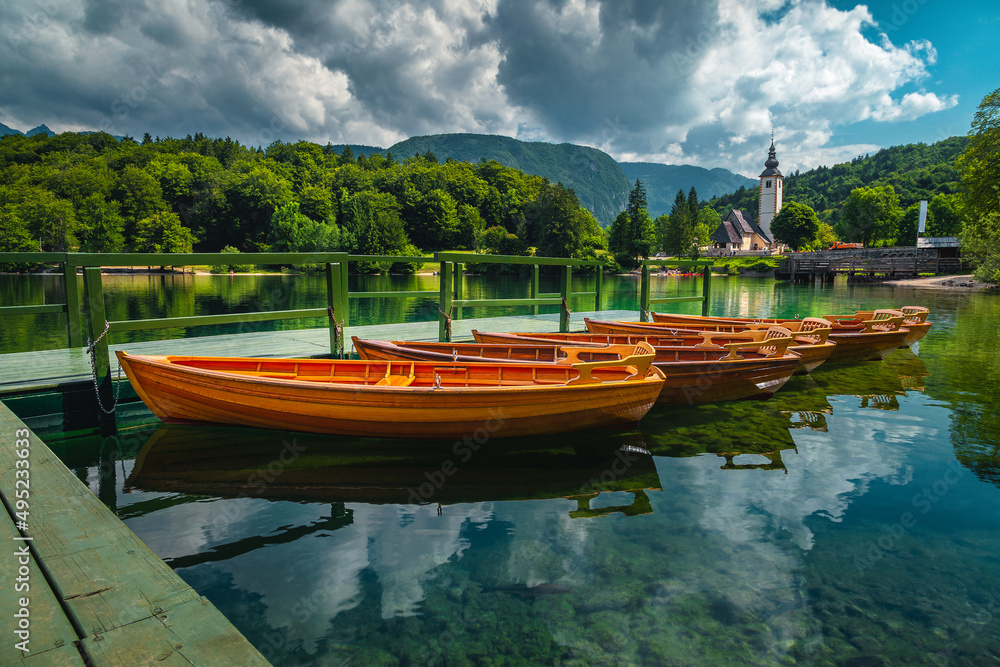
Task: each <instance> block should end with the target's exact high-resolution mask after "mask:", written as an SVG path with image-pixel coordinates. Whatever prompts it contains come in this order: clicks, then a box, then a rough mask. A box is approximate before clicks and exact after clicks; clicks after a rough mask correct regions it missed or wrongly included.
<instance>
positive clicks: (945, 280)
mask: <svg viewBox="0 0 1000 667" xmlns="http://www.w3.org/2000/svg"><path fill="white" fill-rule="evenodd" d="M882 284H883V285H892V286H893V287H915V288H919V289H937V290H951V291H964V290H988V289H993V288H992V287H990V286H989V285H985V284H983V283H980V282H978V281H976V279H975V278H973V277H972V274H965V275H961V276H931V277H928V278H909V279H901V280H886V281H884V282H882Z"/></svg>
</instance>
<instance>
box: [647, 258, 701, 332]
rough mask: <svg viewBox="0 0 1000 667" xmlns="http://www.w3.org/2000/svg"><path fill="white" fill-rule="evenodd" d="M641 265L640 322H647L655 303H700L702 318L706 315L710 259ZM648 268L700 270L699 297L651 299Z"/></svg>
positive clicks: (648, 261) (657, 260) (667, 261)
mask: <svg viewBox="0 0 1000 667" xmlns="http://www.w3.org/2000/svg"><path fill="white" fill-rule="evenodd" d="M641 264H642V279H641V281H640V284H639V319H640V321H642V322H648V321H649V311H650V306H651V305H653V304H656V303H682V302H690V301H701V314H702V316H707V315H708V304H709V296H710V293H711V288H712V260H710V259H672V260H662V259H644V260H642V262H641ZM650 266H670V267H675V268H681V269H694V270H696V271H697V269H698V268H699V267H701V269H702V275H703V278H702V285H701V296H697V295H692V296H664V297H656V298H653V297H652V296H651V294H650V289H649V267H650Z"/></svg>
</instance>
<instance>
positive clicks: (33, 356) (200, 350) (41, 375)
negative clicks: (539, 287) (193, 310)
mask: <svg viewBox="0 0 1000 667" xmlns="http://www.w3.org/2000/svg"><path fill="white" fill-rule="evenodd" d="M585 317H589V318H592V319H602V320H631V321H635V320H638V319H639V314H638V313H637V312H636V311H630V310H602V311H592V312H580V313H573V314H572V315H571V326H572V328H573V329H574V330H580V331H582V330H584V323H583V319H584V318H585ZM473 329H479V330H481V331H558V330H559V314H558V313H552V314H546V315H518V316H510V317H486V318H476V319H468V320H460V319H456V320H453V322H452V338H453V340H456V341H458V340H471V339H472V330H473ZM345 334H346V335H348V336H358V337H359V338H378V339H390V340H426V341H434V340H437V339H438V322H437V320H435V321H432V322H402V323H397V324H378V325H372V326H359V327H353V326H352V327H349V328H348V329H347V330H346V331H345ZM110 347H111V350H112V352H114V351H115V350H127V351H129V352H132V353H135V354H192V355H206V356H248V357H311V356H321V355H328V354H329V352H330V333H329V329H328V328H326V327H322V328H317V329H295V330H286V331H265V332H258V333H241V334H229V335H222V336H202V337H198V338H176V339H171V340H161V341H149V342H143V343H121V344H116V343H114V342H113V341H112V345H111V346H110ZM347 350H348V351H349V350H350V345H349V344H348V345H347ZM110 361H111V370H112V373H113V375H117V373H118V360H117V358H116V357H115V356H114V355H113V354H112V355H111V358H110ZM0 369H2V370H0V398H3V397H4V396H5V395H11V394H22V393H25V392H31V391H43V390H49V389H56V388H58V387H60V386H64V385H68V384H79V383H81V382H90V381H91V377H92V371H91V368H90V357H89V356H88V355H87V353H86V351H85V350H84V348H72V349H59V350H42V351H40V352H18V353H14V354H4V355H0Z"/></svg>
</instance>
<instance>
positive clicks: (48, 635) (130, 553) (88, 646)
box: [0, 403, 268, 666]
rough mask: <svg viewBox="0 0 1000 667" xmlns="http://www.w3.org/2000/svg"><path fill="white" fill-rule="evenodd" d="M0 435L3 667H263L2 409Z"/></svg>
mask: <svg viewBox="0 0 1000 667" xmlns="http://www.w3.org/2000/svg"><path fill="white" fill-rule="evenodd" d="M0 434H2V437H3V442H2V443H0V495H2V498H3V504H4V511H2V512H0V537H2V538H3V540H4V546H3V548H2V549H0V553H2V556H0V567H2V571H3V574H4V576H3V586H4V590H3V592H2V594H0V600H2V604H0V615H2V616H3V623H2V627H3V629H4V632H3V636H4V641H3V642H2V645H0V664H2V665H20V664H26V665H98V666H103V665H122V666H125V665H129V666H130V665H152V664H163V665H192V664H194V665H210V664H211V665H222V664H228V665H267V664H268V662H267V661H266V660H265V659H264V658H263V656H261V655H260V653H258V652H257V650H256V649H255V648H254V647H253V646H252V645H251V644H250V643H249V642H248V641H247V640H246V638H244V637H243V635H241V634H240V632H239V631H238V630H237V629H236V628H235V627H233V625H232V624H231V623H230V622H229V621H228V620H227V619H226V618H225V617H224V616H223V615H222V613H221V612H219V610H218V609H216V608H215V607H214V606H213V605H212V604H211V603H210V602H208V601H207V600H206V599H205V598H203V597H201V596H200V595H198V593H197V592H195V591H194V590H193V589H192V588H191V587H190V586H189V585H188V584H186V583H185V582H184V581H183V580H182V579H181V578H180V577H179V576H178V575H177V574H175V573H174V571H173V570H171V569H170V567H169V566H168V565H167V564H166V563H164V562H163V561H162V560H160V558H159V557H157V555H156V554H155V553H153V552H152V551H151V550H150V549H149V547H147V546H146V545H145V544H144V543H143V542H142V541H141V540H140V539H139V538H138V537H136V535H135V534H134V533H133V532H132V531H131V530H129V529H128V528H127V527H126V526H125V524H123V523H122V522H121V521H119V520H118V518H117V517H116V516H114V514H112V513H111V511H110V510H109V509H108V508H107V507H105V505H104V504H103V503H101V501H100V500H98V499H97V498H96V497H95V496H94V494H93V493H91V491H90V489H88V488H87V487H86V486H85V485H84V484H83V482H81V481H80V480H79V479H77V478H76V476H75V475H73V473H72V472H71V471H70V470H69V469H68V468H66V466H64V465H63V464H62V462H61V461H60V460H59V459H58V458H57V457H56V456H55V455H54V454H53V453H52V451H51V450H50V449H49V448H48V447H47V446H46V445H45V443H44V442H42V441H41V440H40V439H39V438H38V437H37V436H35V435H34V434H27V432H26V428H25V425H24V424H23V423H22V422H21V421H20V420H19V419H18V418H17V417H15V416H14V414H13V413H12V412H11V411H10V410H9V409H7V407H6V406H4V405H3V404H2V403H0ZM25 440H27V442H28V443H30V444H29V445H28V446H27V447H25V446H24V442H25ZM22 453H23V454H25V455H26V456H27V458H23V457H22V456H21V454H22ZM25 460H27V461H28V464H27V466H25V465H24V464H23V463H22V464H20V465H19V464H18V463H17V462H18V461H25ZM20 471H27V472H20ZM18 491H20V493H21V495H20V496H18ZM18 501H21V502H22V504H21V508H20V510H19V508H18V505H17V503H18ZM19 511H20V512H21V513H20V514H19ZM16 522H18V525H15V523H16ZM22 522H23V523H22ZM16 585H19V586H24V585H26V586H27V588H16V587H15V586H16ZM21 610H25V611H21ZM18 614H20V616H18ZM16 630H20V631H21V632H22V634H21V635H20V636H18V634H16V632H15V631H16ZM25 639H27V640H28V642H27V643H26V644H21V648H26V649H28V650H27V651H22V650H20V648H18V646H17V645H18V644H19V643H20V642H23V641H24V640H25Z"/></svg>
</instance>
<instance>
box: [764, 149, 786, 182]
mask: <svg viewBox="0 0 1000 667" xmlns="http://www.w3.org/2000/svg"><path fill="white" fill-rule="evenodd" d="M765 176H781V172H780V171H778V157H777V154H776V152H775V150H774V139H772V140H771V148H769V149H768V151H767V160H766V161H765V162H764V171H762V172H760V177H761V178H764V177H765ZM781 177H782V178H784V176H781Z"/></svg>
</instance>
